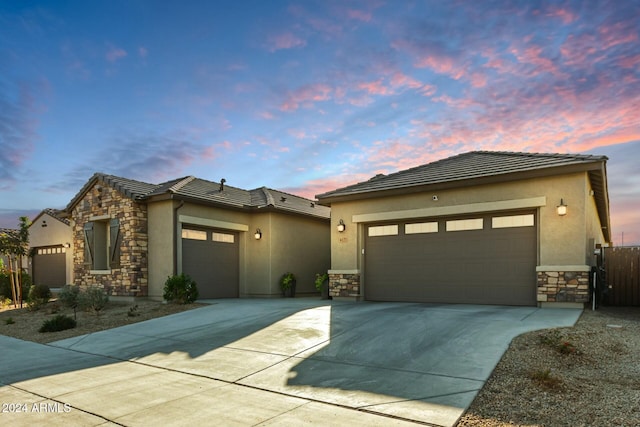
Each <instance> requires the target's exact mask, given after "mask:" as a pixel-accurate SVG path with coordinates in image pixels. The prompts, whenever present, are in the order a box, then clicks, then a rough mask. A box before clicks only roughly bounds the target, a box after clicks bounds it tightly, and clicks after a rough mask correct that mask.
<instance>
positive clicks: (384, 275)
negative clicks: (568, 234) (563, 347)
mask: <svg viewBox="0 0 640 427" xmlns="http://www.w3.org/2000/svg"><path fill="white" fill-rule="evenodd" d="M531 215H533V213H531ZM453 220H454V221H453V225H451V226H450V227H452V228H454V227H462V228H464V227H467V226H468V227H477V226H478V225H479V223H482V224H483V228H482V229H474V230H461V231H446V229H447V226H448V225H449V224H448V223H447V221H449V219H446V220H441V221H439V225H438V230H439V231H438V232H436V233H416V234H404V232H403V231H404V230H405V225H404V223H399V227H398V229H399V230H402V231H401V232H400V233H398V235H394V236H376V237H373V236H368V235H367V236H366V238H365V282H364V290H365V298H366V299H370V300H380V301H417V302H451V303H477V304H510V305H535V265H536V258H537V257H536V236H537V233H536V227H535V226H506V227H505V228H493V227H492V215H486V216H484V217H482V221H478V220H477V219H472V221H466V220H463V221H457V219H455V218H454V219H453ZM414 222H415V221H414Z"/></svg>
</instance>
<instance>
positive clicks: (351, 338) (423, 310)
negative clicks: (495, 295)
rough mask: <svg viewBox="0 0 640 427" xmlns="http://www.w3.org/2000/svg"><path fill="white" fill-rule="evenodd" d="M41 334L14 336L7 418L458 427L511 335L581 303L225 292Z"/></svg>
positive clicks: (551, 323)
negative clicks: (257, 296)
mask: <svg viewBox="0 0 640 427" xmlns="http://www.w3.org/2000/svg"><path fill="white" fill-rule="evenodd" d="M210 302H211V303H212V304H211V305H210V306H207V307H203V308H199V309H196V310H191V311H188V312H183V313H179V314H175V315H172V316H168V317H165V318H160V319H155V320H150V321H146V322H142V323H137V324H133V325H129V326H125V327H121V328H117V329H113V330H109V331H103V332H99V333H95V334H90V335H84V336H81V337H76V338H71V339H67V340H63V341H58V342H55V343H52V344H49V345H41V344H35V343H31V342H26V341H21V340H16V339H13V338H8V337H4V336H0V349H1V350H0V359H1V363H0V403H1V404H2V408H0V410H2V413H1V414H0V418H1V419H2V422H3V424H5V425H12V426H27V425H29V426H30V425H36V424H46V425H61V426H62V425H64V426H69V425H82V426H90V425H126V426H137V425H140V426H149V425H154V424H156V425H189V426H195V425H214V424H215V425H239V426H254V425H260V426H266V425H293V424H295V425H300V424H309V425H312V424H313V425H350V426H351V425H363V426H364V425H366V426H375V425H385V426H387V425H410V424H413V423H416V422H417V423H426V424H429V425H441V426H452V425H454V424H455V423H456V421H457V419H458V418H459V417H460V415H462V413H463V412H464V410H465V409H466V408H467V407H468V406H469V404H470V403H471V402H472V400H473V398H474V397H475V395H476V394H477V392H478V391H479V390H480V389H481V388H482V386H483V384H484V382H485V381H486V380H487V378H488V377H489V375H490V374H491V372H492V370H493V368H494V367H495V365H496V363H497V362H498V361H499V360H500V357H501V356H502V354H503V353H504V351H505V350H506V348H507V346H508V345H509V342H510V341H511V340H512V339H513V338H514V337H515V336H517V335H519V334H521V333H523V332H527V331H531V330H536V329H544V328H550V327H559V326H571V325H573V324H574V323H575V322H576V320H577V319H578V317H579V315H580V310H571V309H539V308H535V307H498V306H473V305H436V304H411V303H363V302H360V303H348V302H332V301H320V300H315V299H277V300H254V299H244V300H216V301H210Z"/></svg>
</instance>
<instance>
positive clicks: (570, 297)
mask: <svg viewBox="0 0 640 427" xmlns="http://www.w3.org/2000/svg"><path fill="white" fill-rule="evenodd" d="M537 275H538V302H578V303H584V302H589V299H590V296H589V272H588V271H539V272H538V274H537Z"/></svg>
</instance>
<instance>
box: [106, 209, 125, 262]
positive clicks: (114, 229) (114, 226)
mask: <svg viewBox="0 0 640 427" xmlns="http://www.w3.org/2000/svg"><path fill="white" fill-rule="evenodd" d="M121 240H122V238H121V237H120V221H119V220H118V218H113V219H112V220H111V221H110V222H109V242H110V247H109V266H110V268H118V267H120V244H121Z"/></svg>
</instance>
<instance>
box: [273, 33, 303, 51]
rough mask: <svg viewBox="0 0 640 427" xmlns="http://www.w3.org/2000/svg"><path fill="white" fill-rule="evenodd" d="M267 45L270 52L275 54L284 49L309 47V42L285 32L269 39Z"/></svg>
mask: <svg viewBox="0 0 640 427" xmlns="http://www.w3.org/2000/svg"><path fill="white" fill-rule="evenodd" d="M267 45H268V49H269V51H270V52H275V51H278V50H282V49H293V48H296V47H303V46H306V45H307V42H306V41H305V40H303V39H301V38H300V37H297V36H295V35H294V34H293V33H290V32H285V33H281V34H275V35H272V36H270V37H268V38H267Z"/></svg>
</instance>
